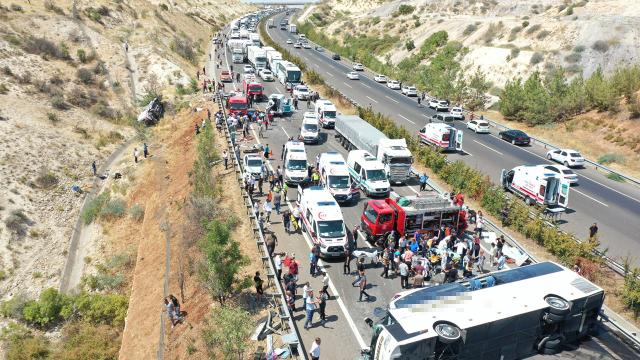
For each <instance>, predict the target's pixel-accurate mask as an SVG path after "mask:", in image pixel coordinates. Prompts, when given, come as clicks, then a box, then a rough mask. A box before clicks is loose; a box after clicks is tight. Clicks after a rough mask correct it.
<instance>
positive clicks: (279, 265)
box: [273, 253, 282, 280]
mask: <svg viewBox="0 0 640 360" xmlns="http://www.w3.org/2000/svg"><path fill="white" fill-rule="evenodd" d="M273 265H275V267H276V275H277V276H278V280H280V276H281V275H282V258H281V257H280V253H278V254H276V257H274V258H273Z"/></svg>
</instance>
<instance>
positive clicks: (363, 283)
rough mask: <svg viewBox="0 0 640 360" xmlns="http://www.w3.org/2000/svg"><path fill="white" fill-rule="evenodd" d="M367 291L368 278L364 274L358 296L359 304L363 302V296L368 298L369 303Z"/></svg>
mask: <svg viewBox="0 0 640 360" xmlns="http://www.w3.org/2000/svg"><path fill="white" fill-rule="evenodd" d="M366 289H367V276H366V275H365V274H364V273H363V274H362V277H361V278H360V295H359V296H358V302H361V301H362V295H364V296H366V297H367V301H369V298H370V296H369V294H367V292H366V291H365V290H366Z"/></svg>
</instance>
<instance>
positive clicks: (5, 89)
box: [0, 84, 9, 95]
mask: <svg viewBox="0 0 640 360" xmlns="http://www.w3.org/2000/svg"><path fill="white" fill-rule="evenodd" d="M8 92H9V88H8V87H7V85H5V84H0V94H1V95H4V94H6V93H8Z"/></svg>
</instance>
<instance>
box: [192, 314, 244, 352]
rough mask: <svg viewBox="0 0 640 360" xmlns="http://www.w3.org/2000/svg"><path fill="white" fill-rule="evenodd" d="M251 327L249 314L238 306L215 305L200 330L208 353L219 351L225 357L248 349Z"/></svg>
mask: <svg viewBox="0 0 640 360" xmlns="http://www.w3.org/2000/svg"><path fill="white" fill-rule="evenodd" d="M252 329H253V322H252V320H251V315H250V314H249V313H248V312H247V311H246V310H244V309H242V308H240V307H238V306H233V305H229V306H222V307H215V308H213V310H211V318H210V320H209V321H207V325H206V327H205V328H204V330H203V332H202V337H203V339H204V342H205V344H206V346H207V349H208V351H209V353H210V354H211V355H212V357H211V358H213V354H215V353H218V352H221V353H222V354H223V355H224V358H225V359H231V358H237V357H238V354H242V353H244V352H245V351H247V350H248V349H249V343H248V338H249V335H250V334H251V330H252Z"/></svg>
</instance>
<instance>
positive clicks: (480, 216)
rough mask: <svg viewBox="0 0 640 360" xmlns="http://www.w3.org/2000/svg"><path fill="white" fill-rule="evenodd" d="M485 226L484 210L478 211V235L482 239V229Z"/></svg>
mask: <svg viewBox="0 0 640 360" xmlns="http://www.w3.org/2000/svg"><path fill="white" fill-rule="evenodd" d="M483 228H484V217H482V211H478V218H477V219H476V231H477V232H478V237H479V238H480V239H482V229H483Z"/></svg>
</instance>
